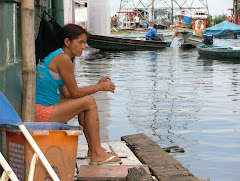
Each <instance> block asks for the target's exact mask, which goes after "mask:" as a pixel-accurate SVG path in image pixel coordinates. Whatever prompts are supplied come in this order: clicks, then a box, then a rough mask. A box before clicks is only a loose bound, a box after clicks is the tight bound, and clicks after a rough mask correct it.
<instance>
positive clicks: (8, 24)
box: [0, 0, 64, 176]
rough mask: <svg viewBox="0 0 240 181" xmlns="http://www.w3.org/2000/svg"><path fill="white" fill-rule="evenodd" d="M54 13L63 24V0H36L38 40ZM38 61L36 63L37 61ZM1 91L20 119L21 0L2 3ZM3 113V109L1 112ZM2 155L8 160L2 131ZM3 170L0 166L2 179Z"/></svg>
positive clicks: (56, 18)
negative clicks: (42, 25)
mask: <svg viewBox="0 0 240 181" xmlns="http://www.w3.org/2000/svg"><path fill="white" fill-rule="evenodd" d="M43 11H47V13H49V14H50V15H52V14H53V17H54V19H55V20H56V21H57V22H58V23H59V24H61V25H63V22H64V17H63V2H62V1H61V0H35V37H36V36H37V33H38V29H39V24H40V20H41V19H40V18H41V16H42V12H43ZM34 61H35V60H34ZM0 91H1V92H2V93H3V94H4V95H5V96H6V98H7V99H8V100H9V102H10V103H11V104H12V106H13V107H14V109H15V110H16V112H17V113H18V115H19V116H20V117H21V103H22V56H21V9H20V0H0ZM0 111H1V110H0ZM0 152H2V154H3V155H4V157H5V158H7V150H6V136H5V132H1V131H0ZM1 173H2V168H1V166H0V176H1Z"/></svg>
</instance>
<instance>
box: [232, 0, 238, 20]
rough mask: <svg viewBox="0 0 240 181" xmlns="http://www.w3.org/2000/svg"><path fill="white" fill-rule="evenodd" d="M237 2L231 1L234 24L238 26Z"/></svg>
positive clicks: (236, 0) (235, 0)
mask: <svg viewBox="0 0 240 181" xmlns="http://www.w3.org/2000/svg"><path fill="white" fill-rule="evenodd" d="M237 10H238V0H233V12H234V23H235V24H238V12H237Z"/></svg>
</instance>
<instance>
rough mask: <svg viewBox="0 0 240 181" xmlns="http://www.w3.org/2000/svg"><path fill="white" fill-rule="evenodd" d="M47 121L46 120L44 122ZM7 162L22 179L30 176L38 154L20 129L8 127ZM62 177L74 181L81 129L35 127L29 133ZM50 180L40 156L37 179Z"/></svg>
mask: <svg viewBox="0 0 240 181" xmlns="http://www.w3.org/2000/svg"><path fill="white" fill-rule="evenodd" d="M41 124H44V123H41ZM5 131H6V137H7V152H8V163H9V165H10V166H11V168H12V169H13V171H14V172H15V174H16V176H17V177H18V179H19V180H21V181H25V180H27V179H28V174H29V170H30V164H31V160H32V158H33V155H34V154H35V152H34V150H33V149H32V147H31V145H30V144H29V143H28V141H27V140H26V139H25V137H24V135H23V134H22V133H21V131H18V130H5ZM30 134H31V135H32V137H33V139H34V140H35V141H36V143H37V145H38V146H39V148H40V149H41V150H42V152H43V154H44V155H45V157H46V158H47V160H48V162H49V163H50V165H51V166H52V168H53V170H54V171H55V172H56V174H57V175H58V176H59V178H60V180H64V181H73V180H74V171H75V165H76V157H77V147H78V136H79V135H82V134H83V133H82V131H81V130H35V131H33V132H30ZM40 180H42V181H43V180H51V176H50V175H49V174H48V172H47V170H46V169H45V167H44V166H43V164H42V162H41V160H40V159H39V160H38V161H37V163H36V166H35V172H34V181H40Z"/></svg>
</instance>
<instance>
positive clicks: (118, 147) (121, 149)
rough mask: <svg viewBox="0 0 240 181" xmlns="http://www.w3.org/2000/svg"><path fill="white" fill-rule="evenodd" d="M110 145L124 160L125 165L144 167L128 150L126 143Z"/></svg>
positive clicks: (112, 143) (110, 143)
mask: <svg viewBox="0 0 240 181" xmlns="http://www.w3.org/2000/svg"><path fill="white" fill-rule="evenodd" d="M108 145H109V147H110V148H111V150H112V151H114V152H115V153H116V154H117V155H118V156H119V157H120V158H121V159H122V162H123V163H122V164H123V165H142V163H141V162H140V161H139V160H138V158H137V157H136V156H135V155H134V154H133V152H132V151H131V150H130V149H129V148H128V146H127V145H126V142H124V141H121V142H119V141H118V142H108Z"/></svg>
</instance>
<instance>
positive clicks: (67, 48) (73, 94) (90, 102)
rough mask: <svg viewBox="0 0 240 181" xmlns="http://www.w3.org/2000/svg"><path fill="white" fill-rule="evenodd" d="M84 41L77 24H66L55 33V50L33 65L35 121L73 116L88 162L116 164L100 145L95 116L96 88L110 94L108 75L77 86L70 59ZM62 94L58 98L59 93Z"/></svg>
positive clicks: (49, 120) (111, 155) (115, 156)
mask: <svg viewBox="0 0 240 181" xmlns="http://www.w3.org/2000/svg"><path fill="white" fill-rule="evenodd" d="M86 42H87V32H86V31H85V30H84V29H83V28H82V27H80V26H78V25H75V24H68V25H66V26H64V27H63V28H62V30H61V32H60V34H59V39H58V43H59V47H60V48H59V49H57V50H55V51H54V52H52V53H50V54H49V55H48V56H46V57H45V58H44V59H43V60H41V61H40V63H39V64H38V66H37V75H36V112H35V121H37V122H61V123H66V122H67V121H69V120H70V119H72V118H73V117H75V116H76V115H77V116H78V121H79V124H80V125H81V126H82V127H83V131H84V134H85V137H86V140H87V143H88V156H89V157H91V163H92V164H108V163H119V162H121V159H120V158H119V157H118V156H117V155H114V154H112V153H108V152H106V150H105V149H104V148H102V147H101V143H100V136H99V116H98V109H97V105H96V102H95V99H94V97H92V96H91V94H94V93H96V92H98V91H111V92H113V93H114V90H115V85H114V84H113V83H112V82H111V79H110V78H109V77H104V78H102V79H101V80H100V81H99V82H98V83H97V84H95V85H92V86H88V87H81V88H79V87H78V86H77V82H76V80H75V77H74V69H73V62H72V60H73V59H74V57H75V56H78V57H80V56H81V54H82V52H83V50H84V49H85V43H86ZM61 93H62V95H63V96H64V98H63V99H61V101H60V94H61Z"/></svg>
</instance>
